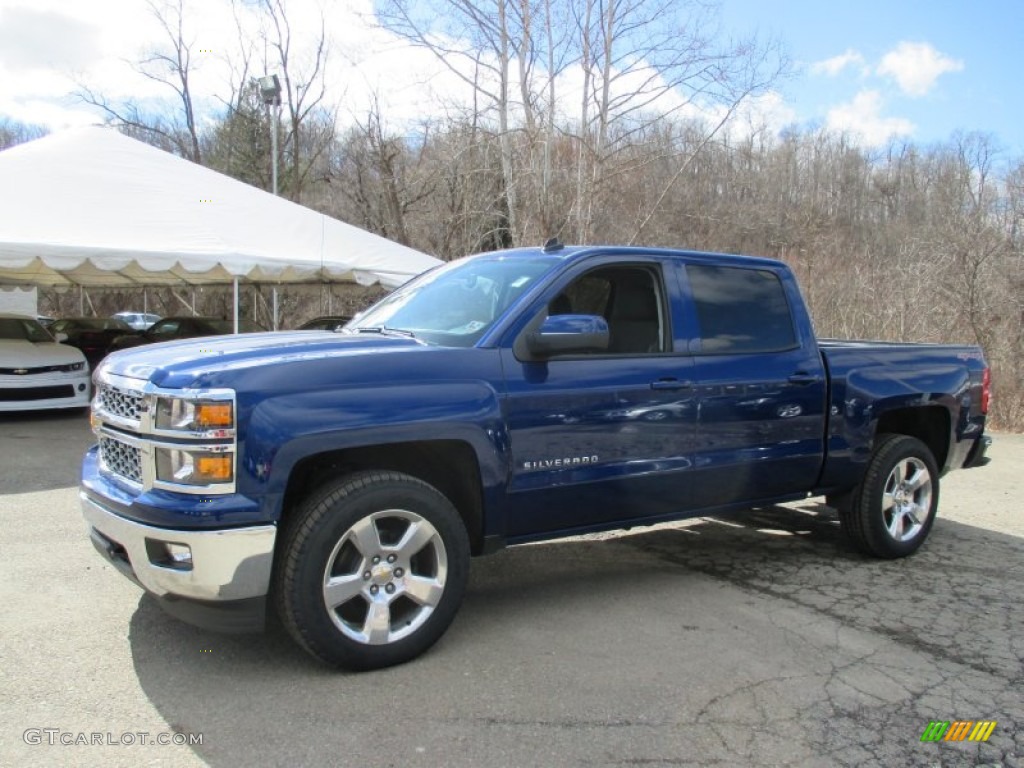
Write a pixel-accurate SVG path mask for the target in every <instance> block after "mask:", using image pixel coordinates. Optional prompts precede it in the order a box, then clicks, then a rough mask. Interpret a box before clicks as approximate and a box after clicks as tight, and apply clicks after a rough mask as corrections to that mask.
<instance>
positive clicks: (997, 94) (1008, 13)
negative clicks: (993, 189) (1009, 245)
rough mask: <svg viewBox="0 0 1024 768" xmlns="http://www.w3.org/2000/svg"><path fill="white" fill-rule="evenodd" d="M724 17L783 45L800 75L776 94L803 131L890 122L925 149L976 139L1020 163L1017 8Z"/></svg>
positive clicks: (876, 5)
mask: <svg viewBox="0 0 1024 768" xmlns="http://www.w3.org/2000/svg"><path fill="white" fill-rule="evenodd" d="M721 10H722V22H723V26H725V27H727V28H729V29H733V30H735V31H737V32H740V33H742V32H746V33H749V32H752V31H755V30H759V31H760V32H762V33H765V34H773V35H775V36H776V37H778V38H780V39H781V40H782V41H783V42H784V43H785V44H786V46H787V48H788V51H789V54H790V56H791V57H792V58H793V59H794V60H795V61H796V62H797V63H798V65H799V72H800V74H799V75H798V76H797V77H796V78H794V79H792V80H791V81H789V82H787V83H784V84H783V85H782V86H781V87H780V91H781V95H782V96H783V98H784V100H785V103H786V105H787V106H788V107H789V108H791V109H792V110H793V111H794V113H795V115H796V117H797V121H798V122H800V123H802V124H806V123H810V122H813V123H815V124H822V125H827V124H829V116H830V112H831V113H833V115H834V116H835V117H838V118H841V117H843V116H844V115H845V116H846V117H847V119H849V120H851V121H854V122H856V120H857V117H858V116H859V118H860V120H861V122H862V123H863V124H864V125H871V121H872V120H874V121H875V122H876V123H877V122H878V121H889V122H882V124H881V125H882V127H883V128H885V127H888V128H889V129H895V130H896V131H897V132H899V133H901V134H902V135H905V136H907V137H908V138H910V139H911V140H913V141H914V142H916V143H921V144H930V143H932V142H939V141H946V140H948V139H949V138H950V137H951V136H952V134H953V133H954V132H955V131H957V130H962V131H980V132H983V133H989V134H992V135H994V136H995V137H996V139H997V142H998V144H999V145H1000V146H1002V147H1003V148H1004V150H1005V151H1006V153H1007V154H1008V155H1010V156H1016V157H1018V158H1019V157H1021V156H1022V155H1024V83H1022V76H1024V1H1022V0H973V2H972V1H971V0H930V1H924V0H888V1H885V0H857V1H856V2H851V1H850V0H818V1H817V2H813V1H811V0H776V2H759V1H758V0H725V1H724V2H723V3H722V6H721ZM901 44H903V46H902V47H901ZM906 44H913V46H908V45H906ZM923 46H927V49H926V48H924V47H923ZM928 51H933V52H935V53H936V54H937V55H938V58H936V57H934V56H931V57H930V56H929V54H928ZM894 52H895V54H896V55H894V56H891V57H890V58H889V59H888V62H889V64H888V66H885V65H884V64H883V62H885V61H886V58H885V57H886V56H887V55H888V54H894ZM900 53H902V54H903V55H902V56H900V55H899V54H900ZM844 54H845V55H846V56H845V59H844V60H845V61H847V62H848V63H847V64H846V66H844V67H842V68H838V69H835V70H834V73H833V74H830V72H829V70H828V69H827V68H826V67H825V66H824V65H822V64H821V63H822V62H826V61H828V60H833V62H834V66H836V67H838V64H839V63H840V61H839V60H838V59H837V57H841V56H844ZM858 57H859V58H858ZM944 63H945V64H944ZM815 64H818V66H817V67H816V66H814V65H815ZM900 65H902V66H903V69H900ZM936 69H938V70H942V71H941V72H940V73H939V74H938V75H937V76H935V78H934V80H933V81H931V82H930V83H929V82H928V75H929V74H931V73H934V72H935V70H936ZM880 70H881V71H880ZM901 72H902V73H903V81H902V86H901V80H900V79H899V78H898V77H897V75H898V74H899V73H901ZM915 73H916V79H915ZM864 94H872V96H870V97H868V96H864ZM858 96H860V98H859V100H858ZM844 105H847V106H850V107H851V108H850V109H848V110H845V111H844V110H843V109H842V107H843V106H844ZM900 121H905V122H900Z"/></svg>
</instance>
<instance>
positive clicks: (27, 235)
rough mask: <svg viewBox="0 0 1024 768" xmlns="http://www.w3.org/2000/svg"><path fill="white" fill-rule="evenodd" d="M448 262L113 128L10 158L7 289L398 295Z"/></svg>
mask: <svg viewBox="0 0 1024 768" xmlns="http://www.w3.org/2000/svg"><path fill="white" fill-rule="evenodd" d="M439 263H440V262H439V261H438V260H437V259H435V258H433V257H432V256H428V255H427V254H425V253H421V252H419V251H415V250H413V249H411V248H407V247H405V246H403V245H399V244H398V243H394V242H392V241H390V240H387V239H385V238H383V237H378V236H377V235H373V234H371V233H369V232H366V231H364V230H361V229H359V228H357V227H353V226H350V225H348V224H345V223H343V222H341V221H338V220H336V219H332V218H330V217H328V216H325V215H323V214H321V213H317V212H316V211H314V210H311V209H309V208H305V207H303V206H301V205H297V204H295V203H292V202H290V201H288V200H284V199H282V198H279V197H275V196H274V195H271V194H269V193H267V192H264V191H262V190H259V189H256V188H255V187H251V186H249V185H248V184H244V183H242V182H240V181H236V180H235V179H232V178H230V177H228V176H225V175H223V174H220V173H217V172H216V171H211V170H210V169H208V168H203V167H202V166H199V165H196V164H195V163H191V162H189V161H187V160H183V159H181V158H179V157H176V156H174V155H171V154H169V153H167V152H163V151H162V150H159V149H156V148H154V147H151V146H149V145H148V144H144V143H143V142H140V141H136V140H135V139H131V138H128V137H126V136H124V135H122V134H120V133H118V132H117V131H116V130H114V129H112V128H100V127H91V128H79V129H74V130H70V131H65V132H62V133H57V134H53V135H51V136H47V137H45V138H42V139H38V140H36V141H31V142H28V143H26V144H21V145H19V146H16V147H13V148H11V149H7V150H5V151H3V152H0V283H12V282H13V283H31V284H35V285H43V286H61V285H81V286H85V287H89V286H112V287H113V286H128V285H140V286H141V285H181V284H183V283H185V284H209V283H231V282H235V281H237V280H242V281H249V282H273V283H277V282H295V281H318V280H324V281H354V282H358V283H361V284H363V285H371V284H373V283H377V282H379V283H381V284H382V285H384V286H385V287H388V288H394V287H396V286H398V285H401V284H402V283H404V282H405V281H406V280H408V279H410V278H411V277H413V276H415V275H418V274H419V273H421V272H424V271H426V270H427V269H430V268H431V267H433V266H435V265H437V264H439ZM236 286H237V282H236Z"/></svg>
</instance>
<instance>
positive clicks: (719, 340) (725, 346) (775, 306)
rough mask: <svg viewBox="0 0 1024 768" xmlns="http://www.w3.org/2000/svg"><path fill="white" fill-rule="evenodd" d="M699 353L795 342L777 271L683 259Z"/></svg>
mask: <svg viewBox="0 0 1024 768" xmlns="http://www.w3.org/2000/svg"><path fill="white" fill-rule="evenodd" d="M686 276H687V279H688V281H689V283H690V291H691V294H692V296H693V302H694V305H695V309H696V315H697V322H698V326H699V328H698V332H699V344H698V345H697V348H696V349H695V350H694V351H695V352H696V353H697V354H704V355H734V354H758V353H765V352H782V351H785V350H789V349H794V348H796V347H798V346H799V342H798V339H797V334H796V329H795V327H794V325H793V313H792V311H791V310H790V306H789V302H788V300H787V299H786V291H785V288H784V287H783V285H782V282H781V281H780V280H779V278H778V275H776V274H775V273H774V272H772V271H771V270H768V269H756V268H746V267H723V266H712V265H706V264H687V265H686Z"/></svg>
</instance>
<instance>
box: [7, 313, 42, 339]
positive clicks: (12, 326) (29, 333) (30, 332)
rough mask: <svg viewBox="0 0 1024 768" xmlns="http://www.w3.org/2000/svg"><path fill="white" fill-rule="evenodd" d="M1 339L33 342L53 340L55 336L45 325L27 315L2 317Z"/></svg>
mask: <svg viewBox="0 0 1024 768" xmlns="http://www.w3.org/2000/svg"><path fill="white" fill-rule="evenodd" d="M0 339H14V340H16V341H31V342H46V341H53V337H52V336H51V335H50V334H49V333H47V331H46V329H45V328H43V326H41V325H40V324H39V323H37V322H36V321H35V320H31V319H29V318H27V317H26V318H21V317H0Z"/></svg>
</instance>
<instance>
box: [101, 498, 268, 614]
mask: <svg viewBox="0 0 1024 768" xmlns="http://www.w3.org/2000/svg"><path fill="white" fill-rule="evenodd" d="M81 501H82V514H83V515H84V517H85V520H86V522H87V523H88V525H89V535H90V538H91V539H92V543H93V545H94V546H95V547H96V549H97V550H98V551H99V552H100V554H102V555H103V556H104V557H105V558H106V559H107V561H108V562H109V563H110V564H111V565H113V566H114V567H115V568H117V569H118V570H119V571H120V572H121V573H122V574H124V575H125V576H126V577H128V578H129V579H131V580H132V581H134V582H135V583H136V584H138V585H139V586H140V587H142V588H143V589H144V590H146V591H147V592H149V593H151V594H153V595H155V596H156V597H158V598H161V603H162V604H163V605H164V607H165V608H166V609H167V610H168V611H169V612H170V613H172V614H174V615H176V616H178V617H179V618H182V619H184V620H186V621H189V622H190V623H193V624H198V625H200V626H204V627H209V628H213V629H226V630H233V631H246V630H250V629H258V628H259V627H258V626H257V624H259V623H261V622H262V611H263V603H264V602H265V598H266V595H267V592H268V591H269V588H270V573H271V568H272V566H273V560H274V541H275V538H276V536H277V528H276V526H273V525H262V526H254V527H248V528H233V529H228V530H213V531H210V530H198V531H181V530H174V529H168V528H156V527H153V526H150V525H144V524H142V523H138V522H135V521H133V520H129V519H127V518H124V517H121V516H120V515H117V514H115V513H114V512H112V511H111V510H109V509H107V508H105V507H104V506H102V505H101V504H100V503H98V502H97V501H95V500H94V499H91V498H89V497H88V496H86V495H85V494H81ZM185 548H187V550H186V549H185ZM186 551H187V552H188V554H189V557H188V558H187V559H184V560H182V559H175V558H174V557H172V556H171V553H172V552H174V553H178V554H180V553H183V552H186ZM256 613H258V614H259V615H258V616H257V615H256ZM243 614H244V616H243ZM218 616H219V617H221V618H222V619H223V621H221V620H220V619H218ZM204 617H205V618H204ZM250 625H251V626H250Z"/></svg>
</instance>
